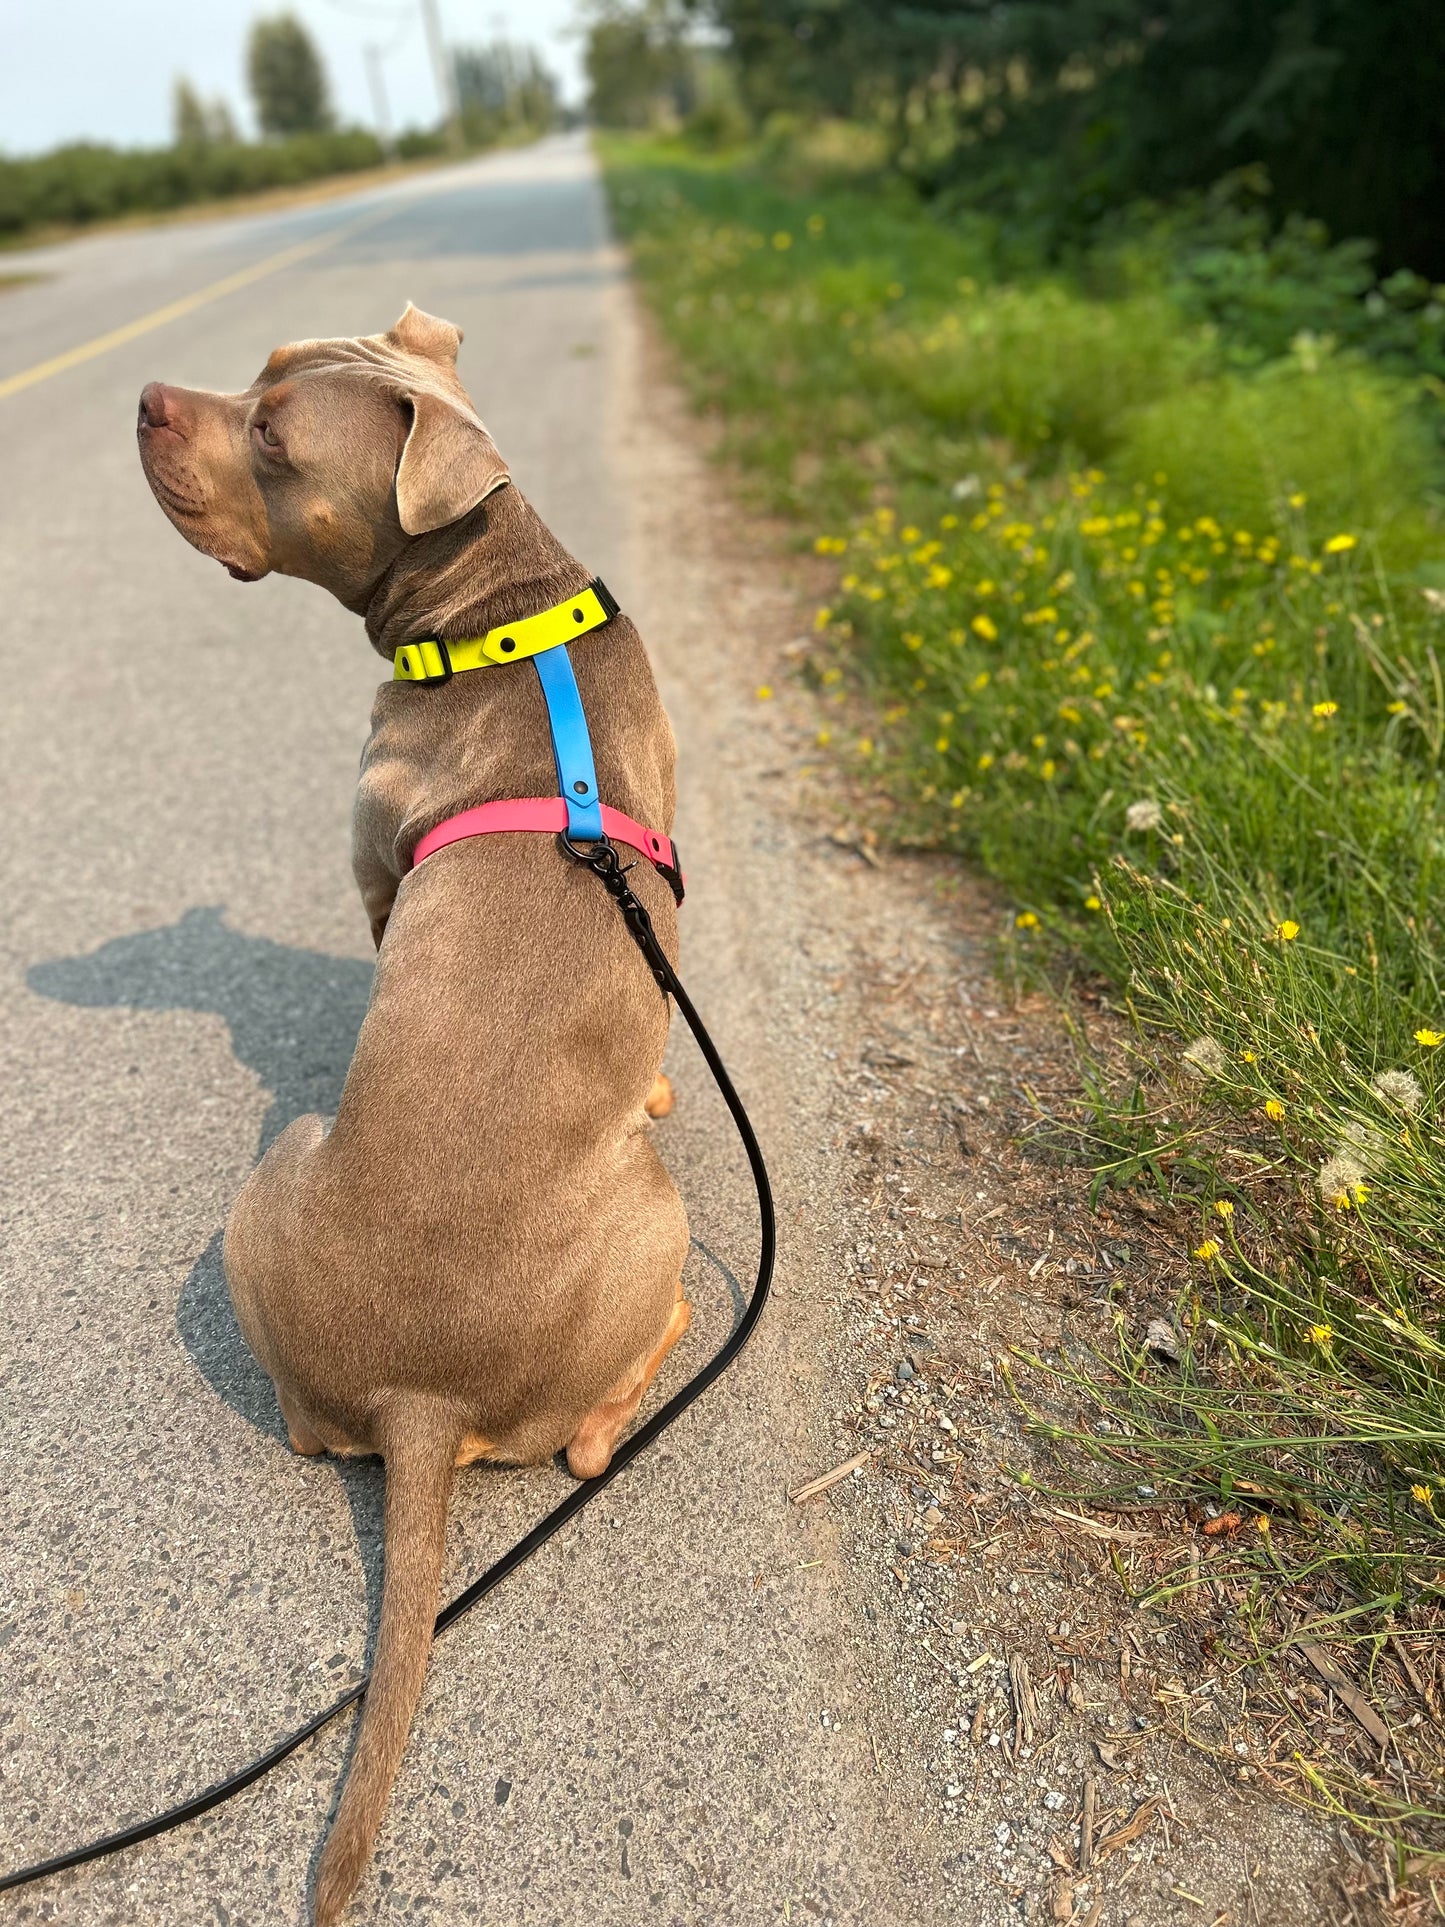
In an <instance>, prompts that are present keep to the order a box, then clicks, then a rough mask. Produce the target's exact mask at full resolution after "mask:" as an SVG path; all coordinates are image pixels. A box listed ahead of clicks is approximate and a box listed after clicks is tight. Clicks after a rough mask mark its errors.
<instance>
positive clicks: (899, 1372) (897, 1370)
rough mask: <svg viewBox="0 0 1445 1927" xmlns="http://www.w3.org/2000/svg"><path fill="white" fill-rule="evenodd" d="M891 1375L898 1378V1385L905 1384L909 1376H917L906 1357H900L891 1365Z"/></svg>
mask: <svg viewBox="0 0 1445 1927" xmlns="http://www.w3.org/2000/svg"><path fill="white" fill-rule="evenodd" d="M893 1376H894V1377H895V1378H896V1379H897V1380H898V1382H899V1384H900V1385H906V1384H907V1383H908V1381H909V1380H910V1379H911V1378H917V1376H918V1374H917V1372H915V1371H914V1369H913V1367H912V1366H911V1365H910V1364H909V1362H908V1360H907V1359H906V1358H901V1359H899V1361H898V1363H897V1364H896V1365H895V1366H894V1367H893Z"/></svg>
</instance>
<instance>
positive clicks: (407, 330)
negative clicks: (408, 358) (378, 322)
mask: <svg viewBox="0 0 1445 1927" xmlns="http://www.w3.org/2000/svg"><path fill="white" fill-rule="evenodd" d="M382 338H383V340H385V341H389V342H390V343H391V345H392V347H393V348H399V349H400V350H401V352H402V353H403V354H404V355H420V356H421V357H422V359H423V360H424V361H439V362H440V363H441V365H442V367H443V368H455V367H456V365H457V349H458V348H460V347H461V345H462V331H461V329H460V328H458V327H455V326H453V324H452V323H451V322H450V321H441V320H439V319H438V318H437V316H436V315H434V314H426V313H424V312H423V311H422V309H420V308H417V307H413V305H412V304H411V302H410V301H408V302H407V304H406V312H405V313H404V314H403V315H402V317H401V320H400V321H398V322H397V324H396V326H395V327H394V328H388V329H387V331H386V333H385V335H384V336H383V337H382Z"/></svg>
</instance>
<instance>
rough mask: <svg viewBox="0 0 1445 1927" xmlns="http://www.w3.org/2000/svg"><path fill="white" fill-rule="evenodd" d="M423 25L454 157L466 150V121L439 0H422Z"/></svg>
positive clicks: (438, 96)
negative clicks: (455, 80) (464, 124)
mask: <svg viewBox="0 0 1445 1927" xmlns="http://www.w3.org/2000/svg"><path fill="white" fill-rule="evenodd" d="M421 18H422V25H423V26H424V27H425V28H426V44H427V51H428V52H429V53H430V55H431V64H432V72H433V74H434V75H435V76H436V83H437V98H438V100H439V101H440V102H441V109H442V124H443V126H444V127H445V128H446V130H447V143H448V145H449V146H450V147H451V150H452V152H453V153H454V154H460V153H461V151H462V144H463V143H462V120H461V115H460V114H459V113H458V112H457V90H456V85H455V83H454V81H453V79H452V65H451V61H450V60H449V59H448V58H447V49H446V42H445V41H444V40H443V38H442V23H441V16H440V14H439V13H438V12H437V0H421Z"/></svg>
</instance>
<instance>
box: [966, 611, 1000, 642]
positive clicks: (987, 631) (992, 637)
mask: <svg viewBox="0 0 1445 1927" xmlns="http://www.w3.org/2000/svg"><path fill="white" fill-rule="evenodd" d="M969 627H970V628H971V629H972V630H973V633H974V634H975V635H976V636H982V637H983V639H984V641H985V642H997V641H998V627H997V625H996V624H995V623H992V622H990V621H989V619H988V617H987V616H975V617H974V619H973V621H972V622H971V623H970V625H969Z"/></svg>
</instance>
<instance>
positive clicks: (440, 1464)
mask: <svg viewBox="0 0 1445 1927" xmlns="http://www.w3.org/2000/svg"><path fill="white" fill-rule="evenodd" d="M463 1429H464V1428H463V1426H462V1425H461V1424H459V1423H456V1424H454V1423H453V1421H452V1415H451V1414H450V1412H448V1411H446V1410H445V1408H441V1407H439V1406H438V1405H437V1404H436V1403H435V1402H433V1401H429V1400H427V1401H423V1400H417V1399H408V1400H406V1401H404V1402H403V1401H398V1403H397V1404H396V1405H395V1406H393V1407H392V1408H391V1409H390V1410H389V1411H388V1412H387V1413H386V1414H385V1415H384V1417H383V1419H382V1420H381V1423H380V1426H379V1430H380V1433H381V1438H380V1444H381V1450H382V1454H383V1456H384V1458H385V1460H386V1579H385V1584H384V1588H383V1591H382V1599H381V1629H380V1632H379V1634H378V1637H377V1642H376V1660H375V1664H374V1665H373V1667H372V1673H371V1684H370V1685H369V1686H368V1688H367V1691H366V1700H365V1705H364V1709H363V1712H362V1716H361V1731H360V1732H359V1734H358V1735H357V1740H356V1750H355V1753H354V1754H353V1756H352V1761H351V1770H350V1772H349V1773H348V1774H347V1776H346V1788H345V1791H344V1792H343V1793H342V1796H341V1804H340V1806H339V1807H338V1808H337V1813H336V1821H335V1824H334V1825H333V1827H332V1829H331V1836H330V1838H329V1839H328V1840H327V1842H326V1846H325V1849H324V1851H323V1853H322V1855H321V1865H320V1868H319V1869H318V1872H317V1876H316V1927H332V1923H333V1922H334V1921H335V1920H336V1919H337V1918H338V1916H339V1915H340V1913H341V1910H342V1908H343V1907H344V1906H345V1905H346V1903H347V1901H348V1900H349V1899H350V1898H351V1896H352V1894H353V1892H354V1891H355V1889H356V1884H357V1882H358V1881H359V1880H360V1878H361V1875H362V1871H363V1869H364V1868H365V1866H366V1863H367V1861H368V1859H369V1858H370V1857H371V1850H372V1848H373V1847H374V1846H375V1844H376V1836H377V1833H378V1831H379V1830H380V1827H381V1816H382V1814H383V1812H384V1811H385V1809H386V1801H387V1795H388V1794H389V1793H390V1792H391V1783H392V1781H393V1780H394V1779H395V1778H396V1770H397V1768H398V1767H399V1766H400V1764H401V1756H402V1753H403V1751H404V1750H405V1747H406V1736H407V1732H408V1730H409V1729H410V1726H411V1721H412V1715H413V1714H414V1713H415V1711H416V1705H417V1701H418V1700H419V1699H420V1698H421V1688H422V1681H423V1679H424V1678H425V1676H426V1663H427V1656H428V1654H429V1653H430V1652H431V1639H432V1622H433V1620H434V1619H435V1617H436V1610H437V1594H438V1591H439V1589H440V1586H441V1571H442V1556H443V1554H444V1552H445V1550H446V1535H447V1500H448V1499H449V1497H450V1496H451V1487H452V1467H453V1462H454V1460H455V1458H456V1453H457V1447H458V1446H459V1444H460V1442H461V1438H462V1433H463Z"/></svg>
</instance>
